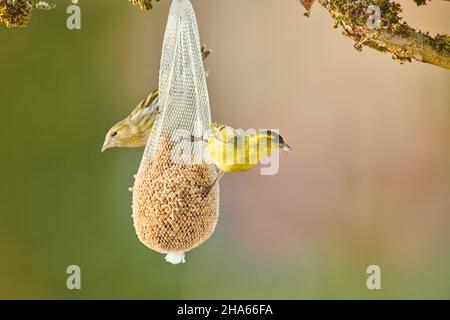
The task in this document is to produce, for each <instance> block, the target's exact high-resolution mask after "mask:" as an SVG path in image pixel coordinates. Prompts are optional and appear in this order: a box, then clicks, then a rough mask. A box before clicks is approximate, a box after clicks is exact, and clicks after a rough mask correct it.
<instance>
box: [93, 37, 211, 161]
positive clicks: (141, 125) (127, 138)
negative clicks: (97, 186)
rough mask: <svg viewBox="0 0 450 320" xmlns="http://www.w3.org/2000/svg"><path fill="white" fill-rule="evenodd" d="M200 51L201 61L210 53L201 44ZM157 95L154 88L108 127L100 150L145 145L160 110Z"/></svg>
mask: <svg viewBox="0 0 450 320" xmlns="http://www.w3.org/2000/svg"><path fill="white" fill-rule="evenodd" d="M201 51H202V58H203V61H205V59H206V58H207V57H208V56H209V55H210V54H211V50H208V49H206V47H205V46H202V48H201ZM158 96H159V95H158V90H154V91H153V92H152V93H151V94H149V95H148V96H147V97H146V98H145V99H144V100H142V101H141V102H140V103H139V104H138V105H137V106H136V107H135V108H134V109H133V111H131V113H130V114H129V115H128V117H126V118H125V119H123V120H122V121H119V122H118V123H116V124H115V125H114V126H113V127H112V128H111V129H109V131H108V133H107V134H106V137H105V142H104V143H103V147H102V152H103V151H105V150H107V149H111V148H140V147H145V145H146V144H147V141H148V137H149V136H150V133H151V132H152V128H153V124H154V123H155V119H156V117H157V115H158V114H159V112H160V110H159V107H158V102H159V99H158Z"/></svg>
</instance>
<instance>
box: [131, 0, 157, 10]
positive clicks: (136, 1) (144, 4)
mask: <svg viewBox="0 0 450 320" xmlns="http://www.w3.org/2000/svg"><path fill="white" fill-rule="evenodd" d="M129 1H130V2H131V4H133V5H135V6H136V5H138V6H139V7H140V8H141V9H142V10H144V11H148V10H150V9H153V4H152V1H153V0H129ZM156 1H157V2H158V1H159V0H156Z"/></svg>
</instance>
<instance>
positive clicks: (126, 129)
mask: <svg viewBox="0 0 450 320" xmlns="http://www.w3.org/2000/svg"><path fill="white" fill-rule="evenodd" d="M141 138H142V137H140V135H139V134H137V132H136V129H134V128H133V126H132V125H131V124H130V122H129V121H127V119H125V120H122V121H120V122H118V123H117V124H115V125H114V126H113V127H112V128H111V129H109V131H108V133H107V134H106V137H105V142H104V143H103V147H102V152H103V151H105V150H107V149H112V148H133V147H141V146H144V145H145V143H146V140H145V138H144V139H141Z"/></svg>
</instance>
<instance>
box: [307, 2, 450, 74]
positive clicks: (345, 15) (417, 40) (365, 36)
mask: <svg viewBox="0 0 450 320" xmlns="http://www.w3.org/2000/svg"><path fill="white" fill-rule="evenodd" d="M318 2H319V4H320V5H322V6H323V7H324V8H326V9H327V10H328V11H329V12H330V14H331V16H332V18H333V20H334V22H335V27H338V26H341V27H342V28H343V29H344V32H343V34H344V35H345V36H347V37H349V38H351V39H353V40H354V41H355V48H356V49H357V50H362V48H363V47H364V46H367V47H371V48H374V49H376V50H378V51H381V52H389V53H391V54H392V57H393V58H394V59H396V60H398V61H400V62H401V63H403V62H405V61H411V60H413V59H414V60H417V61H421V62H425V63H431V64H434V65H437V66H440V67H443V68H446V69H450V37H449V36H448V35H445V34H438V35H437V36H435V37H432V36H430V35H429V34H428V33H424V32H421V31H418V30H415V29H414V28H412V27H410V26H409V25H408V24H407V23H406V22H405V21H404V20H403V18H402V17H401V12H402V8H401V5H400V4H398V3H396V2H394V1H390V0H318ZM415 2H416V3H417V2H418V1H415ZM419 2H420V1H419ZM374 6H376V7H377V9H378V8H379V16H378V17H377V16H376V15H375V11H374ZM307 9H308V10H309V9H310V8H307ZM374 19H376V20H374Z"/></svg>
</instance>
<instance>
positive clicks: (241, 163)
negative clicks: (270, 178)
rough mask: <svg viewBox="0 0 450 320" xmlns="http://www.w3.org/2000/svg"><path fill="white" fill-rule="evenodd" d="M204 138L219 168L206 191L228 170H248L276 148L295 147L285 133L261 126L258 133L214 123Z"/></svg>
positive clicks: (286, 149)
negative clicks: (290, 143) (278, 132)
mask: <svg viewBox="0 0 450 320" xmlns="http://www.w3.org/2000/svg"><path fill="white" fill-rule="evenodd" d="M191 138H192V140H196V139H195V138H193V137H191ZM204 141H205V142H206V143H207V150H208V155H209V157H210V159H211V161H212V162H213V163H214V164H215V165H216V167H217V168H218V169H219V171H218V173H217V177H216V179H215V180H214V182H213V183H212V184H211V185H210V186H207V187H206V193H207V192H209V191H210V190H211V188H212V187H213V186H214V185H215V184H216V183H217V181H219V180H220V178H222V176H223V175H224V174H225V173H226V172H245V171H248V170H250V169H251V168H253V167H254V166H256V165H257V164H258V163H259V162H260V160H261V159H262V158H264V157H268V156H270V155H271V154H272V153H273V152H275V151H280V150H283V151H285V152H288V153H289V152H290V151H291V150H292V149H291V147H290V146H289V145H288V144H287V143H286V142H285V141H284V139H283V137H282V136H280V135H279V134H277V133H276V132H273V131H270V130H259V131H255V132H254V133H244V132H243V131H239V130H236V129H234V128H232V127H229V126H225V125H218V124H213V126H212V129H211V131H210V132H209V134H208V136H207V137H206V139H205V140H204Z"/></svg>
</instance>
